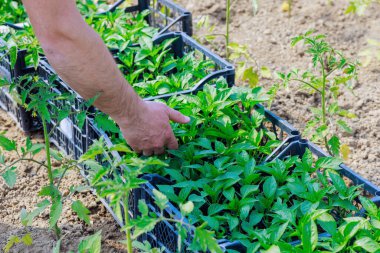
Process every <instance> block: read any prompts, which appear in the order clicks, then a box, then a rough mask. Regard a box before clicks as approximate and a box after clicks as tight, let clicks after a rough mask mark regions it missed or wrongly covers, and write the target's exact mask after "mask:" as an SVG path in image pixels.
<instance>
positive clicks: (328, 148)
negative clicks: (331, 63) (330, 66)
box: [321, 61, 331, 155]
mask: <svg viewBox="0 0 380 253" xmlns="http://www.w3.org/2000/svg"><path fill="white" fill-rule="evenodd" d="M321 65H322V90H321V97H322V123H323V125H325V126H326V127H327V111H326V104H327V99H326V72H325V66H324V64H323V61H321ZM324 143H325V147H326V149H327V150H328V152H329V153H330V155H331V150H330V147H329V144H328V140H327V136H325V137H324Z"/></svg>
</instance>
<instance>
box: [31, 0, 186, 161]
mask: <svg viewBox="0 0 380 253" xmlns="http://www.w3.org/2000/svg"><path fill="white" fill-rule="evenodd" d="M23 3H24V5H25V7H26V10H27V12H28V14H29V18H30V21H31V23H32V25H33V28H34V30H35V33H36V36H37V37H38V39H39V41H40V43H41V46H42V48H43V49H44V52H45V54H46V56H47V58H48V60H49V63H50V64H51V65H52V66H53V67H54V69H55V70H56V71H57V73H58V74H59V75H60V77H61V78H62V79H63V80H64V81H65V82H67V83H68V84H70V86H71V87H72V88H73V89H74V90H76V91H77V92H78V93H79V94H80V95H81V96H82V97H83V98H85V99H91V98H94V97H97V99H96V101H95V103H94V104H95V106H97V107H98V108H99V109H100V110H102V111H103V112H104V113H106V114H108V115H110V116H111V117H112V118H113V119H114V120H115V121H116V123H118V124H119V125H120V127H121V129H122V131H123V133H124V136H125V138H126V139H127V141H128V143H129V144H130V146H131V147H132V148H133V149H135V150H136V151H138V152H143V153H144V155H152V154H161V153H163V152H164V147H165V146H167V147H168V148H171V149H175V148H176V147H177V146H178V144H177V141H176V139H175V137H174V135H173V132H172V130H171V128H170V124H169V120H173V121H175V122H179V123H186V122H187V121H188V119H187V118H186V117H185V116H183V115H181V114H179V113H178V112H176V111H174V110H172V109H170V108H168V107H166V106H164V105H161V104H157V103H147V102H143V101H142V99H141V98H140V97H139V96H138V95H137V93H136V92H135V91H134V90H133V88H132V87H131V86H130V85H129V83H128V82H127V81H126V80H125V78H124V76H123V75H122V73H121V72H120V70H119V69H118V67H117V65H116V63H115V61H114V59H113V57H112V55H111V54H110V52H109V50H108V49H107V47H106V46H105V44H104V42H103V41H102V39H101V38H100V37H99V35H98V34H97V33H96V32H95V31H94V30H93V29H92V28H91V27H89V26H88V25H87V24H86V23H85V21H84V20H83V19H82V16H81V15H80V13H79V11H78V9H77V7H76V5H75V2H73V1H50V0H23Z"/></svg>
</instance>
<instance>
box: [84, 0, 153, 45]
mask: <svg viewBox="0 0 380 253" xmlns="http://www.w3.org/2000/svg"><path fill="white" fill-rule="evenodd" d="M86 7H88V5H86ZM149 14H150V11H149V10H145V11H143V12H139V13H138V14H132V13H126V12H125V10H124V8H118V9H116V10H115V11H112V12H106V13H102V14H96V13H94V14H93V15H88V16H87V18H86V22H87V23H88V24H89V25H91V26H92V28H94V30H95V31H96V32H98V33H99V35H100V36H101V37H102V39H103V41H104V42H105V43H106V45H107V46H108V47H109V48H112V49H117V50H120V51H124V50H125V49H126V48H127V47H129V46H132V45H134V44H135V43H138V42H139V41H141V40H151V39H152V38H153V37H154V36H155V35H156V34H157V33H158V30H159V29H158V28H154V27H151V26H149V24H148V22H147V20H146V18H147V16H148V15H149Z"/></svg>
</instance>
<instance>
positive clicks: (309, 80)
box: [278, 31, 358, 158]
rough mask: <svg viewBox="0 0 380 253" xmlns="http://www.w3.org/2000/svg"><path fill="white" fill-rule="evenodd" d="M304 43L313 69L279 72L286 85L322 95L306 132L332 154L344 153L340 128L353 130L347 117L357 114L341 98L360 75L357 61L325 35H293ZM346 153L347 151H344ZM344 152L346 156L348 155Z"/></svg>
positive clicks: (349, 131) (346, 130)
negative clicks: (334, 45) (345, 106)
mask: <svg viewBox="0 0 380 253" xmlns="http://www.w3.org/2000/svg"><path fill="white" fill-rule="evenodd" d="M299 42H303V43H304V45H305V46H306V48H307V49H306V51H305V52H306V54H307V55H309V56H310V57H311V59H312V64H313V68H312V69H308V70H305V71H301V70H298V69H295V70H293V71H291V72H290V73H287V74H285V73H278V75H279V78H280V79H281V82H282V84H283V85H285V86H288V85H289V83H298V84H300V85H301V88H302V89H304V90H307V91H309V92H310V93H311V94H316V95H318V96H319V97H320V99H321V102H320V105H319V107H311V111H312V113H313V114H312V115H313V116H312V119H311V120H309V122H308V123H307V125H306V129H305V132H306V135H307V136H311V139H312V141H315V142H319V143H323V144H324V145H325V147H326V149H327V150H328V151H329V153H330V154H331V155H337V156H339V155H340V153H341V152H340V151H341V150H345V147H346V145H345V146H343V149H342V145H341V143H340V140H339V138H338V137H337V135H338V133H339V132H338V131H337V129H341V130H343V131H344V132H347V133H352V129H351V128H350V127H349V125H348V123H347V122H346V121H345V119H352V118H355V117H356V115H355V114H353V113H351V112H349V111H347V110H345V109H342V108H341V107H340V106H339V103H338V98H339V95H340V93H341V89H342V88H347V89H348V90H350V91H352V87H353V82H354V81H355V80H356V78H357V67H358V63H357V62H356V61H351V60H349V59H347V58H346V57H345V56H344V55H343V54H342V53H341V52H339V51H338V50H336V49H334V48H333V47H332V46H331V45H330V44H329V43H328V42H327V41H326V37H325V36H324V35H313V32H312V31H309V32H307V33H305V34H303V35H300V36H298V37H295V38H293V40H292V46H295V45H296V44H298V43H299ZM344 153H346V152H344ZM344 153H343V154H342V156H343V157H345V158H346V154H344Z"/></svg>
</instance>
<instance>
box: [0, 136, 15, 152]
mask: <svg viewBox="0 0 380 253" xmlns="http://www.w3.org/2000/svg"><path fill="white" fill-rule="evenodd" d="M0 146H1V147H2V148H4V149H5V150H6V151H16V142H15V141H11V140H10V139H8V138H7V137H5V136H4V135H2V134H0Z"/></svg>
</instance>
